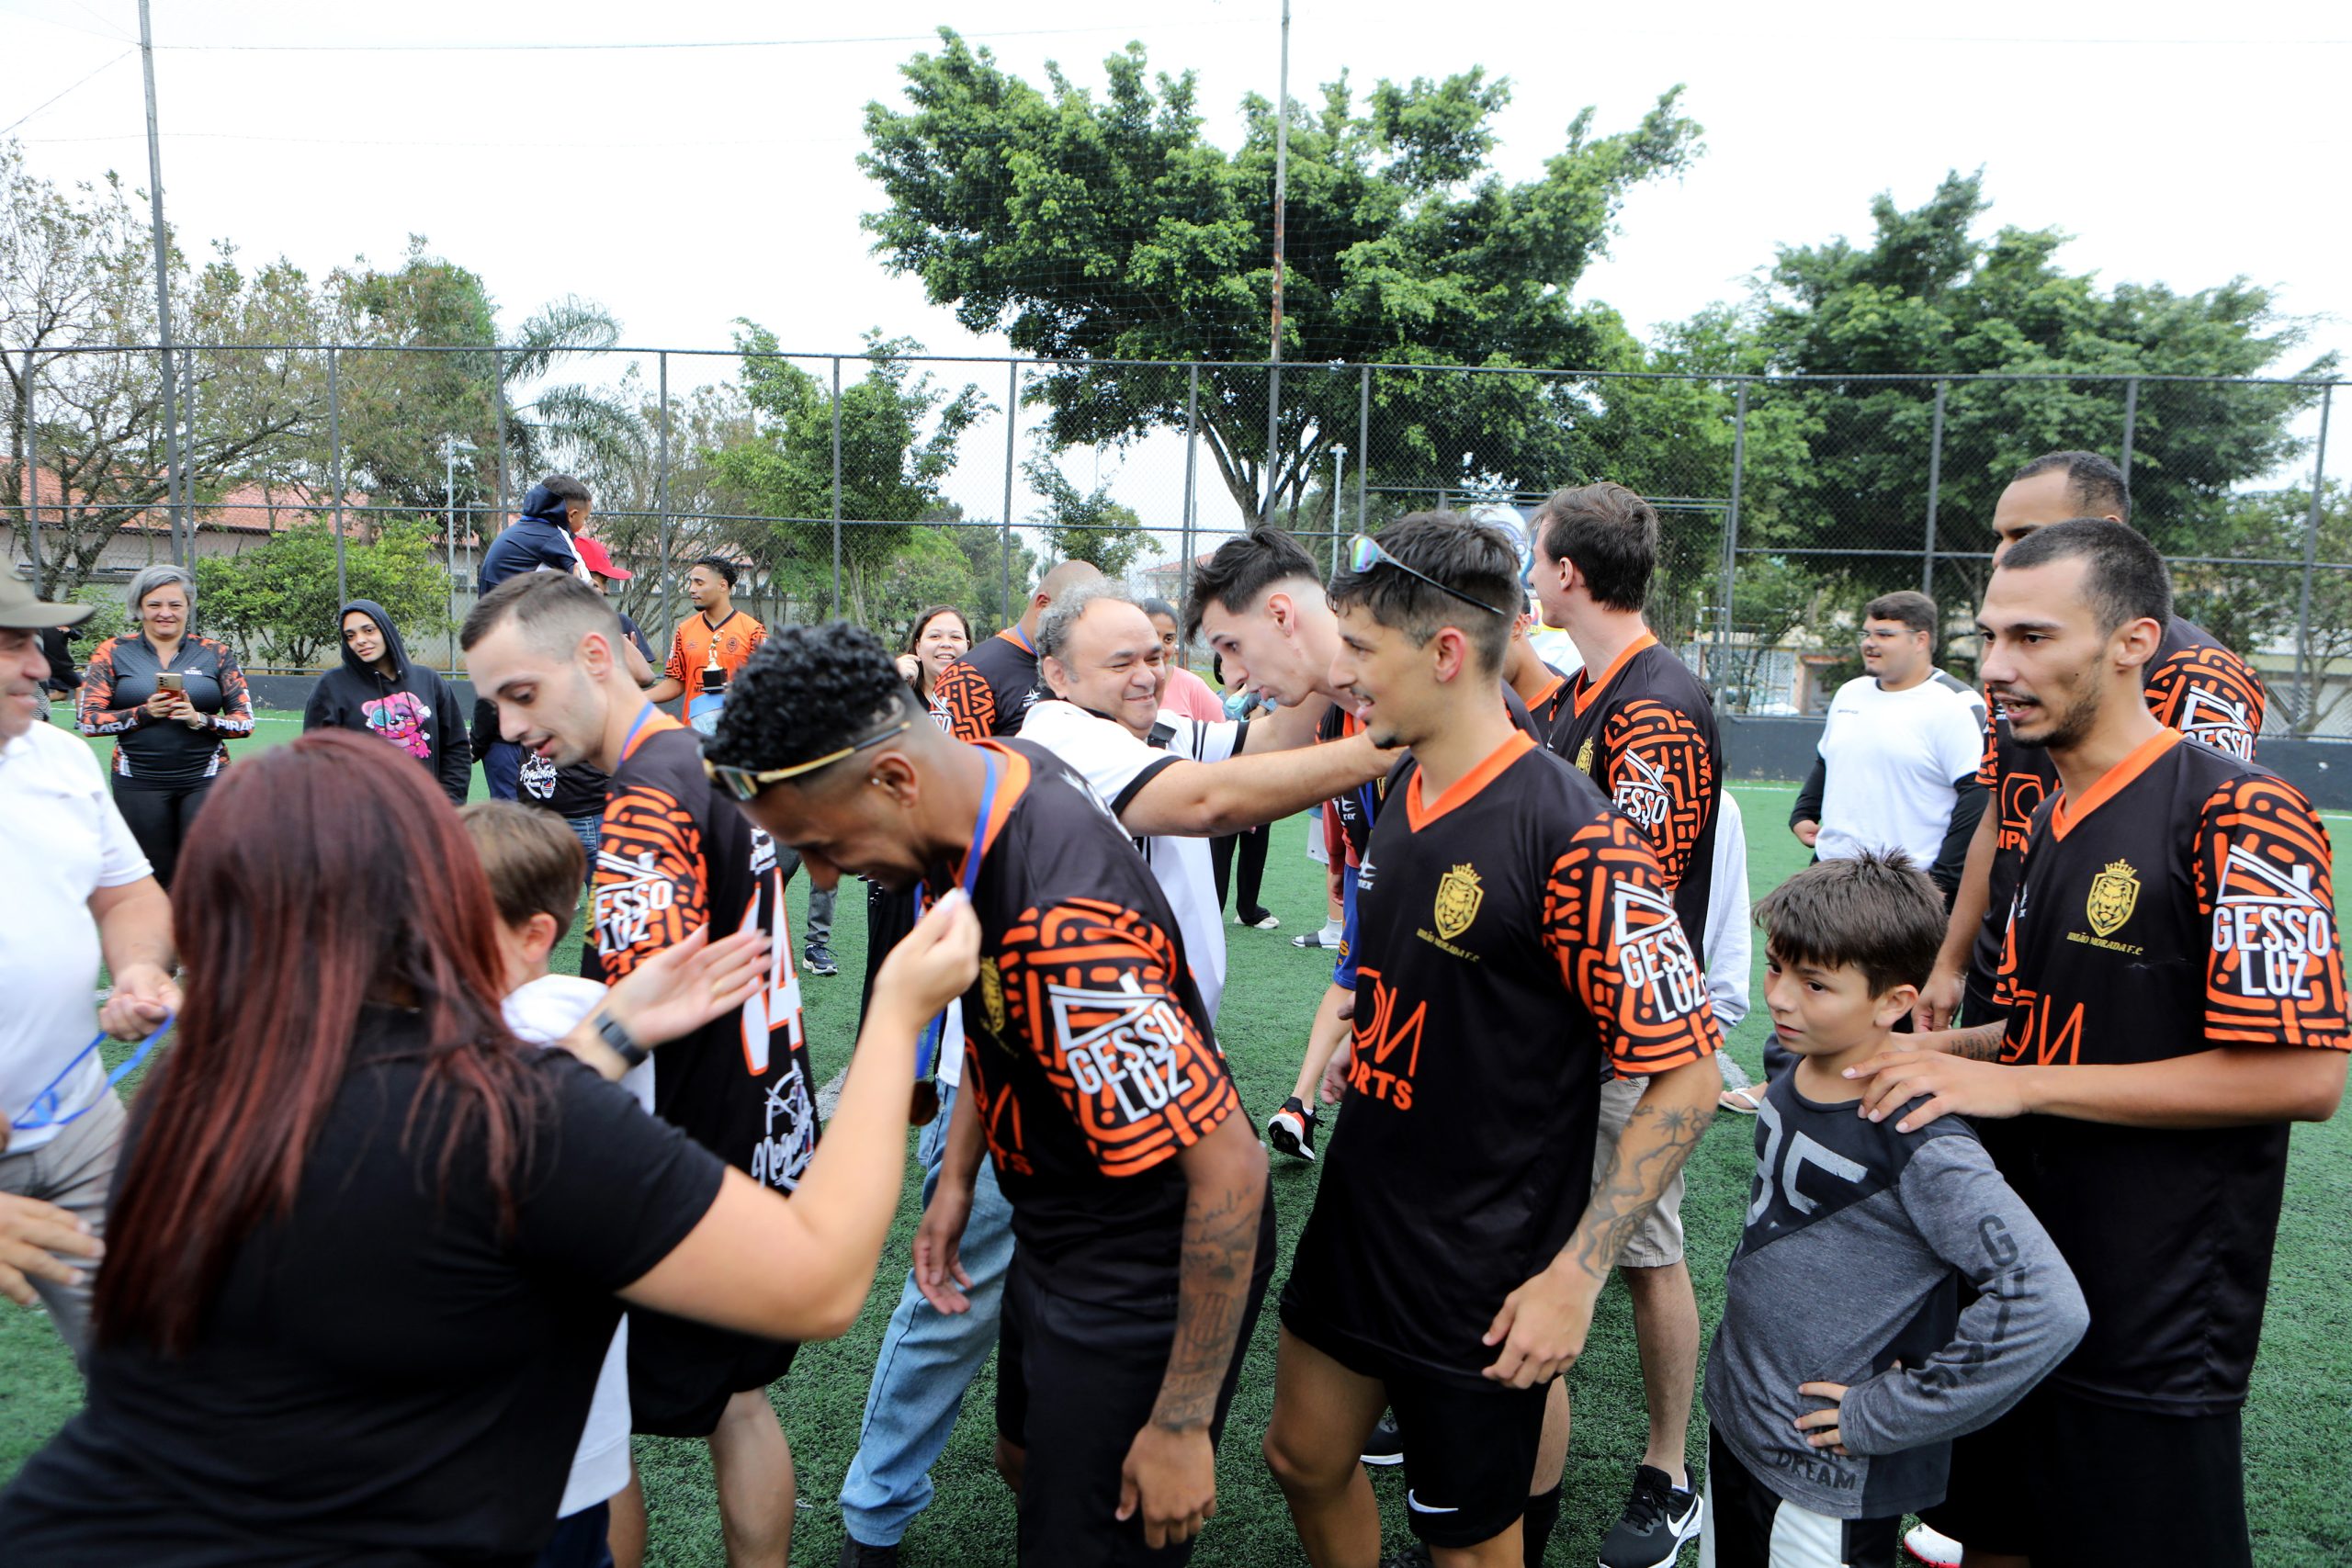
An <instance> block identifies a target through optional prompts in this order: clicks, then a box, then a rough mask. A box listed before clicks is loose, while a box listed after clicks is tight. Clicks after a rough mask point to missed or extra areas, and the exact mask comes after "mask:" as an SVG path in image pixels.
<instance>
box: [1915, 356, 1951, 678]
mask: <svg viewBox="0 0 2352 1568" xmlns="http://www.w3.org/2000/svg"><path fill="white" fill-rule="evenodd" d="M1949 390H1951V382H1949V381H1939V382H1937V383H1936V422H1935V426H1934V428H1933V429H1932V430H1930V431H1929V432H1928V533H1927V538H1926V541H1925V547H1924V548H1923V549H1922V551H1921V559H1920V562H1919V592H1922V593H1924V594H1926V595H1927V596H1928V598H1930V599H1932V598H1934V597H1935V596H1936V506H1937V503H1938V502H1939V501H1941V500H1942V491H1943V484H1944V394H1945V393H1946V392H1948V391H1949ZM1938 640H1939V641H1940V640H1941V639H1940V638H1939V639H1938Z"/></svg>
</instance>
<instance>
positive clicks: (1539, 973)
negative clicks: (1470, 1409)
mask: <svg viewBox="0 0 2352 1568" xmlns="http://www.w3.org/2000/svg"><path fill="white" fill-rule="evenodd" d="M1421 791H1422V781H1421V778H1420V774H1419V770H1418V769H1417V768H1416V767H1415V765H1414V764H1413V763H1412V762H1411V761H1406V762H1404V763H1402V764H1400V765H1399V767H1398V769H1397V772H1396V773H1393V774H1392V775H1391V785H1390V798H1391V799H1392V801H1394V800H1397V798H1398V795H1399V792H1401V798H1402V804H1401V806H1399V807H1396V808H1394V809H1390V810H1388V811H1385V812H1384V813H1383V814H1382V815H1381V818H1380V820H1379V822H1378V823H1377V825H1376V826H1375V827H1374V830H1373V836H1372V846H1371V853H1370V855H1369V856H1368V857H1367V858H1366V859H1365V861H1364V863H1363V866H1362V867H1361V868H1360V869H1359V871H1358V881H1357V884H1356V897H1357V904H1358V919H1359V923H1360V928H1361V929H1360V945H1359V947H1358V950H1357V953H1356V962H1357V964H1358V969H1359V978H1358V981H1357V986H1356V1004H1355V1020H1354V1032H1355V1042H1354V1052H1353V1060H1352V1062H1351V1066H1350V1068H1349V1084H1350V1089H1349V1092H1348V1095H1347V1099H1346V1102H1345V1105H1344V1106H1343V1108H1342V1110H1341V1112H1340V1121H1339V1124H1338V1127H1337V1129H1336V1130H1335V1131H1334V1133H1333V1134H1332V1136H1331V1141H1330V1145H1329V1151H1328V1153H1327V1154H1326V1155H1325V1156H1324V1171H1323V1178H1322V1180H1321V1182H1320V1184H1319V1185H1318V1187H1317V1191H1316V1197H1315V1210H1314V1213H1313V1215H1312V1217H1311V1218H1310V1219H1309V1220H1308V1222H1307V1225H1306V1234H1305V1235H1304V1236H1303V1237H1302V1238H1301V1240H1300V1242H1299V1246H1298V1255H1297V1258H1296V1262H1295V1266H1294V1269H1293V1272H1292V1276H1291V1280H1290V1284H1289V1287H1288V1289H1287V1292H1286V1293H1285V1295H1284V1299H1283V1311H1284V1313H1285V1314H1291V1313H1293V1312H1294V1311H1299V1312H1304V1313H1306V1314H1308V1315H1309V1316H1311V1318H1312V1320H1313V1321H1314V1322H1315V1323H1316V1324H1317V1328H1318V1332H1322V1331H1325V1330H1328V1331H1329V1333H1330V1334H1331V1335H1333V1336H1334V1337H1337V1338H1338V1340H1339V1341H1340V1342H1341V1343H1343V1344H1344V1343H1352V1344H1353V1345H1355V1346H1358V1347H1361V1348H1363V1350H1364V1351H1365V1352H1366V1354H1367V1355H1370V1356H1374V1357H1377V1358H1380V1360H1381V1361H1383V1362H1402V1363H1404V1364H1407V1365H1410V1366H1414V1367H1417V1368H1419V1369H1423V1370H1426V1371H1429V1372H1430V1373H1431V1374H1432V1375H1435V1376H1439V1377H1442V1378H1445V1379H1447V1380H1449V1381H1452V1382H1459V1383H1462V1384H1463V1385H1464V1386H1483V1384H1482V1380H1481V1379H1480V1377H1479V1371H1480V1369H1481V1368H1483V1367H1485V1366H1486V1365H1487V1364H1488V1363H1489V1362H1491V1361H1492V1360H1493V1359H1494V1351H1493V1350H1492V1349H1491V1348H1489V1347H1487V1346H1486V1345H1483V1344H1481V1343H1480V1336H1482V1335H1483V1334H1485V1333H1486V1331H1487V1325H1488V1324H1489V1323H1491V1322H1492V1321H1493V1319H1494V1315H1495V1313H1496V1311H1497V1309H1498V1308H1499V1307H1500V1306H1501V1305H1502V1302H1503V1298H1504V1297H1505V1296H1506V1295H1508V1294H1510V1292H1512V1291H1514V1290H1517V1289H1518V1288H1519V1287H1520V1286H1521V1284H1523V1283H1525V1282H1526V1281H1527V1280H1528V1279H1529V1278H1530V1277H1531V1276H1532V1275H1533V1274H1535V1273H1537V1272H1538V1271H1539V1270H1541V1269H1543V1268H1544V1265H1546V1264H1547V1263H1549V1262H1550V1261H1551V1259H1552V1258H1554V1257H1555V1256H1556V1255H1557V1254H1558V1252H1559V1250H1560V1249H1561V1247H1565V1246H1566V1244H1567V1239H1568V1236H1569V1235H1570V1233H1571V1232H1573V1231H1574V1230H1575V1228H1576V1224H1577V1220H1578V1218H1579V1217H1580V1216H1581V1215H1582V1213H1583V1211H1584V1208H1585V1205H1586V1202H1587V1201H1588V1200H1589V1195H1590V1191H1591V1183H1592V1154H1593V1144H1594V1138H1595V1134H1596V1131H1597V1127H1598V1123H1599V1117H1600V1084H1601V1079H1602V1077H1603V1069H1604V1067H1610V1068H1613V1069H1614V1070H1615V1071H1616V1072H1617V1073H1618V1074H1620V1075H1622V1076H1628V1077H1630V1076H1638V1075H1641V1074H1646V1073H1657V1072H1663V1071H1665V1070H1667V1069H1668V1068H1670V1067H1675V1066H1681V1065H1682V1064H1684V1063H1687V1062H1691V1061H1694V1060H1697V1059H1699V1058H1701V1057H1703V1056H1705V1055H1708V1054H1709V1053H1710V1052H1712V1051H1713V1050H1715V1049H1716V1048H1717V1046H1718V1045H1719V1044H1720V1043H1721V1040H1720V1037H1719V1036H1718V1034H1717V1032H1716V1030H1715V1024H1714V1017H1713V1011H1712V1010H1711V1009H1710V1008H1709V1007H1708V1005H1707V980H1706V975H1705V973H1704V971H1703V970H1702V969H1701V967H1700V965H1699V961H1698V956H1697V954H1696V953H1694V952H1693V950H1692V946H1691V942H1690V940H1689V938H1688V937H1687V936H1686V935H1685V934H1684V932H1683V930H1682V925H1681V922H1680V921H1679V919H1677V918H1676V916H1675V911H1674V904H1673V900H1672V899H1671V898H1670V897H1668V893H1667V890H1666V885H1665V881H1664V878H1663V877H1661V876H1660V875H1659V874H1658V866H1657V857H1656V856H1655V855H1654V854H1652V853H1651V852H1650V848H1649V843H1648V840H1647V839H1646V838H1645V835H1644V834H1643V833H1642V832H1641V830H1640V829H1637V828H1636V827H1635V826H1634V824H1633V823H1632V822H1630V821H1629V820H1627V819H1626V818H1625V817H1624V816H1623V814H1622V813H1620V812H1618V811H1616V810H1614V809H1613V808H1611V806H1610V804H1609V802H1608V801H1607V800H1606V799H1604V798H1603V797H1602V795H1601V794H1600V790H1599V789H1598V788H1596V787H1595V786H1594V784H1593V783H1592V781H1591V780H1590V779H1589V778H1587V777H1585V776H1584V775H1583V774H1582V773H1577V772H1576V771H1575V770H1574V769H1572V768H1570V767H1569V766H1568V765H1567V764H1566V762H1565V761H1562V760H1561V759H1560V758H1558V757H1556V756H1555V755H1553V754H1552V753H1551V752H1549V751H1546V750H1544V748H1542V747H1540V746H1538V745H1536V744H1535V743H1534V741H1533V740H1532V739H1530V738H1528V737H1527V736H1526V735H1524V734H1515V735H1513V736H1511V737H1510V739H1508V740H1507V741H1505V742H1504V743H1503V744H1502V745H1501V746H1500V747H1498V749H1497V750H1496V751H1495V752H1494V754H1493V755H1492V756H1490V757H1488V758H1487V760H1486V761H1484V762H1481V763H1480V764H1479V765H1478V766H1477V767H1476V768H1475V769H1473V770H1472V771H1471V772H1470V773H1469V774H1468V775H1466V776H1465V777H1464V778H1463V779H1462V780H1460V781H1459V782H1457V783H1456V784H1453V786H1452V787H1451V788H1449V789H1448V790H1447V791H1446V792H1445V793H1444V794H1443V795H1439V796H1438V797H1437V798H1435V799H1433V800H1430V799H1425V798H1424V797H1423V795H1422V793H1421ZM1374 1364H1380V1362H1375V1363H1374Z"/></svg>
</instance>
